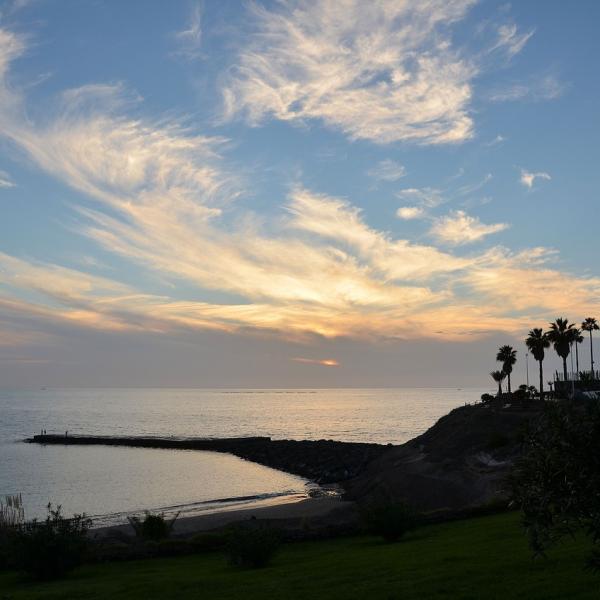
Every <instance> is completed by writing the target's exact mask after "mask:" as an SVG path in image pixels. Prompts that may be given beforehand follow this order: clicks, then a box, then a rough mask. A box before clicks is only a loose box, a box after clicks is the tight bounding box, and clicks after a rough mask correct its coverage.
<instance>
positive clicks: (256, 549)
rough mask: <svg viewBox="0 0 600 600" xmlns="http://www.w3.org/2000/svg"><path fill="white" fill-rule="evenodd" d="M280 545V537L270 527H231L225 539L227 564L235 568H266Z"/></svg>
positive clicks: (278, 533)
mask: <svg viewBox="0 0 600 600" xmlns="http://www.w3.org/2000/svg"><path fill="white" fill-rule="evenodd" d="M280 545H281V535H280V532H279V531H277V530H276V529H272V528H270V527H248V526H242V525H238V526H235V527H232V528H231V530H230V531H229V535H228V538H227V548H226V550H227V555H228V557H229V562H230V563H231V564H232V565H235V566H237V567H246V568H251V569H259V568H262V567H266V566H267V565H268V564H269V562H270V561H271V559H272V558H273V556H274V555H275V553H276V552H277V551H278V550H279V547H280Z"/></svg>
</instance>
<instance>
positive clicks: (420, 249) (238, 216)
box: [0, 30, 599, 340]
mask: <svg viewBox="0 0 600 600" xmlns="http://www.w3.org/2000/svg"><path fill="white" fill-rule="evenodd" d="M0 31H2V30H0ZM23 48H24V43H23V40H22V39H20V38H18V37H15V36H12V35H10V34H7V33H6V32H2V33H0V50H1V51H2V52H0V73H1V74H2V75H4V76H6V74H7V72H8V67H9V64H10V60H11V58H15V57H16V56H18V54H19V52H20V51H22V50H23ZM137 102H139V99H137V98H136V96H135V95H133V94H129V93H127V90H126V89H125V87H124V86H118V85H117V86H114V85H113V86H106V85H88V86H84V87H80V88H76V89H73V90H70V91H67V92H65V93H63V94H62V96H61V98H60V101H59V102H58V104H57V106H56V107H52V108H49V110H48V111H47V114H46V115H45V116H44V121H43V122H41V123H40V122H36V121H35V120H34V119H31V118H27V117H26V114H27V111H26V110H25V98H24V97H23V96H22V95H21V94H20V92H19V90H18V89H16V88H14V87H11V86H9V85H8V84H7V83H6V80H5V79H0V124H1V125H2V127H1V130H2V132H3V135H4V137H7V138H9V139H10V140H11V141H12V143H14V144H15V145H16V146H18V147H19V148H20V149H21V150H22V151H24V152H25V153H26V155H27V156H28V157H29V160H30V161H31V162H32V163H33V164H34V165H36V166H37V167H38V168H40V169H43V170H44V171H46V172H47V173H49V174H51V175H52V176H53V177H55V178H57V179H59V180H61V181H63V182H64V183H65V184H67V185H69V186H70V187H72V188H73V189H75V190H78V191H79V192H80V193H81V194H82V205H81V206H80V207H79V208H78V214H79V218H80V223H79V229H78V231H79V232H80V233H81V234H83V235H85V236H87V237H88V238H89V239H91V240H93V241H95V242H96V243H98V244H99V245H100V246H101V247H103V248H104V249H106V250H108V251H110V252H111V253H113V254H115V255H118V256H119V257H121V258H122V259H124V260H126V261H128V263H131V264H133V265H135V267H136V269H138V270H140V271H142V272H143V273H145V275H146V276H147V277H148V278H152V277H155V278H160V279H161V280H166V281H168V282H170V283H172V284H173V286H172V288H170V289H169V291H168V292H166V293H164V294H163V295H160V294H157V293H156V292H154V293H150V292H148V290H146V289H138V288H137V287H135V286H133V285H131V284H126V283H123V282H120V281H118V280H116V279H115V280H113V279H110V278H105V277H98V276H94V275H90V274H89V273H86V271H85V266H86V265H84V266H82V267H81V269H80V270H76V269H69V268H67V267H64V266H61V265H56V264H52V263H48V262H40V261H36V260H33V259H24V258H16V257H13V256H8V255H6V254H4V255H0V281H1V285H2V287H3V292H5V294H4V295H5V297H4V298H3V299H2V301H1V303H0V310H1V311H2V314H3V315H5V317H4V319H5V321H6V320H7V319H8V320H9V321H10V323H14V322H16V321H17V320H19V322H31V323H35V324H36V327H38V326H41V325H40V324H46V325H47V326H48V327H49V326H50V325H52V324H55V323H58V322H61V323H68V324H69V325H70V326H73V327H82V328H83V327H85V328H94V329H100V330H115V331H129V330H134V331H139V330H141V331H157V332H165V331H169V332H173V331H175V332H177V331H181V330H196V329H201V330H204V329H218V330H223V331H231V332H238V333H241V334H248V333H250V332H252V333H256V332H259V333H261V334H266V332H269V333H275V334H276V335H279V336H284V337H291V338H294V339H296V338H297V339H301V338H303V337H306V336H315V335H318V336H326V337H336V336H354V337H364V338H377V339H382V338H407V339H413V338H414V336H419V337H423V336H432V337H443V338H444V339H459V340H460V339H472V338H474V337H477V336H482V335H487V334H488V333H489V332H490V331H498V330H500V331H507V332H515V331H520V330H521V329H522V328H523V327H525V326H528V325H529V324H530V322H531V316H532V315H535V316H536V318H537V317H540V318H541V317H542V316H543V317H544V318H545V316H546V314H547V313H548V312H549V311H551V310H555V309H557V308H560V307H563V306H564V304H565V302H567V300H565V298H564V294H563V291H564V289H567V288H565V287H564V285H565V284H566V283H568V284H569V286H570V287H569V288H568V289H571V288H573V289H575V290H576V293H575V294H574V296H573V298H574V300H573V303H572V305H571V306H572V307H586V310H587V309H589V308H590V307H596V306H598V300H597V298H598V297H599V295H598V294H597V291H598V289H599V283H598V281H597V279H594V278H587V277H576V276H574V275H570V274H568V273H564V272H561V271H560V270H558V269H555V268H552V267H551V264H550V261H551V260H552V256H551V255H549V254H548V253H546V252H545V251H538V250H536V251H531V252H530V253H529V255H527V256H525V255H523V253H517V254H515V253H512V252H510V251H509V250H505V249H498V248H492V249H487V250H484V251H480V252H473V253H464V254H463V255H458V254H456V253H453V252H452V251H449V250H444V249H441V248H439V247H436V246H435V245H427V244H424V243H420V242H415V241H411V240H409V239H402V238H398V237H396V236H393V235H392V234H390V233H389V232H386V231H384V230H381V229H377V228H374V227H372V226H370V225H369V223H368V219H367V215H365V214H364V213H363V212H362V211H361V210H360V209H359V208H357V207H356V206H354V205H353V204H351V203H350V202H348V201H347V200H345V199H343V198H338V197H334V196H331V195H325V194H319V193H316V192H314V191H312V190H309V189H306V188H304V187H302V186H295V187H293V188H291V189H290V191H289V193H288V195H287V197H285V198H281V200H280V209H279V210H278V211H277V212H276V214H275V215H273V216H271V217H266V216H263V215H261V216H260V218H258V217H257V216H256V215H254V214H253V213H251V212H250V211H248V210H245V209H244V208H243V206H240V205H239V203H238V202H237V199H238V196H239V193H240V188H241V187H242V182H241V181H240V179H239V178H238V177H235V176H232V175H231V172H230V170H229V169H228V168H227V161H226V158H225V156H224V154H225V153H226V151H227V145H228V141H227V140H225V139H223V138H220V137H215V136H205V135H202V134H201V133H199V132H198V131H197V130H196V129H194V128H191V127H189V126H186V124H185V123H184V122H182V121H180V120H178V119H174V118H172V117H168V118H165V117H163V118H157V119H155V120H153V119H149V118H142V117H140V116H139V112H138V111H137V108H136V107H137ZM478 183H480V182H476V184H478ZM424 190H425V188H423V189H420V190H416V191H412V192H410V193H409V191H408V190H404V193H405V196H406V197H411V196H412V197H413V198H420V199H421V201H422V202H423V205H424V204H425V203H429V205H437V203H438V202H440V194H439V193H436V191H435V190H429V191H428V192H426V191H424ZM465 193H466V192H465ZM504 226H505V225H504V224H492V225H486V224H483V223H481V222H480V221H479V220H478V219H476V218H475V217H470V216H468V215H466V213H460V212H459V213H453V214H452V215H451V216H450V217H449V221H448V220H447V221H441V222H440V224H439V231H440V232H443V233H441V235H442V239H444V242H445V243H450V244H463V243H467V242H470V241H476V240H479V239H483V238H484V237H486V236H487V235H489V234H491V233H492V231H491V230H490V228H492V229H495V231H499V230H500V229H499V228H500V227H504ZM444 235H445V238H443V236H444ZM540 272H543V273H544V277H543V278H542V277H538V273H540ZM111 274H112V272H111ZM115 277H116V275H115ZM526 280H528V281H531V282H532V283H531V286H529V284H528V286H529V287H528V289H527V294H522V293H521V292H522V289H521V287H522V286H523V282H524V281H526ZM181 283H183V284H184V285H178V284H181ZM500 288H501V289H500ZM547 290H550V293H548V292H547ZM209 292H212V293H209ZM483 297H485V299H486V300H487V301H486V302H484V303H482V302H481V299H482V298H483ZM208 298H211V300H208ZM215 298H218V300H217V299H215ZM494 298H498V299H501V300H502V301H501V302H496V301H495V300H494ZM523 311H527V313H528V314H527V316H524V314H523ZM442 321H443V322H444V323H447V326H446V325H445V326H444V328H443V333H436V332H437V331H439V330H440V329H439V327H437V326H436V324H438V323H440V322H442ZM48 324H50V325H48ZM19 333H20V334H21V333H22V332H20V331H19Z"/></svg>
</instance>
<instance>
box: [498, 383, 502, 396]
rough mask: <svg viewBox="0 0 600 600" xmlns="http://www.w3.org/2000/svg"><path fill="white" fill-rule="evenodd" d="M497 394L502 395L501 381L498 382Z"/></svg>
mask: <svg viewBox="0 0 600 600" xmlns="http://www.w3.org/2000/svg"><path fill="white" fill-rule="evenodd" d="M498 396H502V382H501V381H499V382H498Z"/></svg>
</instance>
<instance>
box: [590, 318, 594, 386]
mask: <svg viewBox="0 0 600 600" xmlns="http://www.w3.org/2000/svg"><path fill="white" fill-rule="evenodd" d="M592 341H593V340H592V330H591V329H590V365H591V371H592V379H594V344H593V343H592Z"/></svg>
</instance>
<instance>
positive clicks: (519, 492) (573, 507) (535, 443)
mask: <svg viewBox="0 0 600 600" xmlns="http://www.w3.org/2000/svg"><path fill="white" fill-rule="evenodd" d="M599 457H600V404H599V403H597V402H590V403H588V404H586V405H583V406H577V405H575V404H574V403H572V402H565V403H560V404H554V403H552V404H548V405H546V406H545V408H544V413H543V416H542V418H541V419H540V420H539V421H538V422H536V423H533V424H531V425H530V427H529V430H528V432H527V435H526V437H525V444H524V453H523V456H522V457H521V459H520V460H519V461H518V462H517V463H516V465H515V467H514V469H513V471H512V473H511V477H510V480H509V491H510V497H511V501H512V505H513V506H516V507H519V508H520V509H521V510H522V511H523V524H524V526H525V529H526V532H527V534H528V535H529V544H530V547H531V549H532V550H533V553H534V555H536V556H540V555H541V556H543V555H544V554H545V552H546V550H547V549H548V548H550V547H551V546H553V545H554V544H556V543H558V542H559V541H560V540H561V538H563V537H564V536H568V535H573V534H574V533H575V532H578V531H581V532H584V533H586V534H587V535H588V536H589V538H590V540H591V545H592V554H591V556H590V564H591V565H592V566H593V567H595V568H596V569H600V495H599V494H598V490H599V489H600V459H599Z"/></svg>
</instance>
